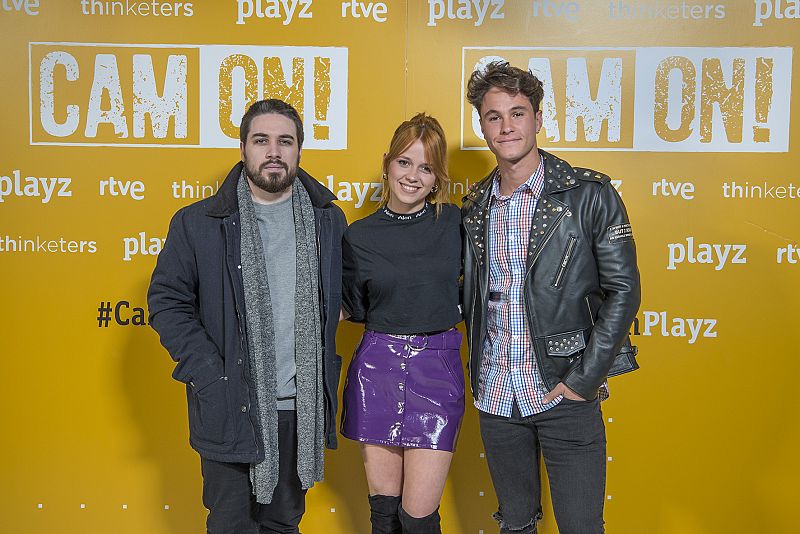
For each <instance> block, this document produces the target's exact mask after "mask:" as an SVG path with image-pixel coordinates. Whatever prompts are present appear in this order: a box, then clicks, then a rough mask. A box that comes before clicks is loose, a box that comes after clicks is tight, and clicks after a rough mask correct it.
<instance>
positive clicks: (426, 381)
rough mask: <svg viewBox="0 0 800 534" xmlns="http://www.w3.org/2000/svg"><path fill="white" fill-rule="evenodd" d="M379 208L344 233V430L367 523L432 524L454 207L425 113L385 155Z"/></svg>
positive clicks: (455, 245) (453, 431)
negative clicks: (348, 348) (356, 458)
mask: <svg viewBox="0 0 800 534" xmlns="http://www.w3.org/2000/svg"><path fill="white" fill-rule="evenodd" d="M383 179H384V180H385V182H384V188H383V198H382V202H381V205H380V207H379V209H378V210H377V211H376V212H375V213H373V214H371V215H369V216H367V217H365V218H363V219H361V220H359V221H356V222H354V223H353V224H352V225H351V226H350V227H349V228H348V230H347V232H346V233H345V236H344V244H343V251H342V254H343V269H344V273H343V305H344V308H345V314H346V315H347V314H349V318H350V320H352V321H356V322H363V323H365V325H366V330H365V332H364V336H363V338H362V339H361V343H360V345H359V347H358V350H357V351H356V353H355V355H354V357H353V360H352V362H351V363H350V368H349V370H348V372H347V382H346V385H345V390H344V399H343V415H342V434H343V435H344V436H345V437H347V438H350V439H353V440H357V441H359V442H361V451H362V454H363V457H364V466H365V469H366V474H367V482H368V485H369V502H370V510H371V516H370V519H371V521H372V532H373V534H377V533H381V534H383V533H398V534H399V533H439V532H441V527H440V525H439V512H438V508H439V502H440V500H441V497H442V491H443V490H444V484H445V480H446V479H447V472H448V470H449V468H450V460H451V459H452V456H453V451H454V449H455V444H456V438H457V437H458V431H459V427H460V424H461V418H462V416H463V414H464V373H463V370H462V364H461V356H460V350H459V349H460V347H461V333H460V332H459V331H458V330H456V329H455V325H456V324H458V323H459V322H461V320H462V316H461V310H460V307H459V283H458V280H459V276H460V272H461V237H460V235H461V234H460V225H461V216H460V212H459V210H458V208H457V207H456V206H454V205H453V204H449V203H448V201H449V181H450V180H449V177H448V175H447V143H446V141H445V137H444V132H443V131H442V127H441V126H440V125H439V122H438V121H437V120H436V119H434V118H433V117H430V116H428V115H425V114H423V113H420V114H418V115H416V116H414V117H413V118H412V119H410V120H408V121H405V122H403V123H402V124H401V125H400V126H399V127H398V128H397V130H396V131H395V133H394V136H393V137H392V141H391V143H390V145H389V150H388V152H387V153H386V154H385V155H384V157H383Z"/></svg>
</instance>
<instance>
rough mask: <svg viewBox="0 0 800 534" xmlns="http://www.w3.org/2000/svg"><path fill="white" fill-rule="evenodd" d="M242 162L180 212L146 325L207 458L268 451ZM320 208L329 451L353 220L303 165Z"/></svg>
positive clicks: (303, 178) (240, 457)
mask: <svg viewBox="0 0 800 534" xmlns="http://www.w3.org/2000/svg"><path fill="white" fill-rule="evenodd" d="M241 171H242V163H241V162H239V163H237V164H236V165H235V166H234V167H233V168H232V169H231V171H230V172H229V173H228V176H227V178H226V179H225V181H224V182H223V184H222V186H221V187H220V189H219V191H218V192H217V193H216V194H215V195H213V196H212V197H209V198H207V199H204V200H201V201H199V202H196V203H194V204H191V205H189V206H186V207H184V208H182V209H181V210H179V211H178V212H177V213H176V214H175V216H174V217H173V218H172V221H171V222H170V225H169V232H168V234H167V239H166V242H165V244H164V248H163V250H162V251H161V253H160V254H159V256H158V262H157V264H156V268H155V270H154V271H153V276H152V279H151V282H150V289H149V291H148V295H147V302H148V306H149V317H150V325H151V326H152V327H153V328H154V329H155V330H156V331H157V332H158V334H159V336H160V339H161V344H162V345H164V347H165V348H166V349H167V351H168V352H169V354H170V356H171V357H172V359H173V360H175V361H176V362H177V365H176V367H175V370H174V372H173V373H172V376H173V377H174V378H175V379H176V380H178V381H180V382H183V383H185V384H186V396H187V399H188V408H189V442H190V443H191V445H192V447H193V448H194V449H195V450H196V451H197V452H198V453H200V455H201V456H203V457H204V458H208V459H211V460H216V461H221V462H241V463H257V462H260V461H261V460H263V458H264V450H263V446H262V440H261V432H260V426H259V422H258V410H257V409H256V406H257V402H256V392H255V389H254V387H255V386H254V381H253V377H252V376H251V375H250V354H249V353H248V344H247V338H246V334H245V332H246V325H247V323H246V318H245V305H244V286H243V283H242V271H241V232H240V224H239V208H238V201H237V192H236V187H237V182H238V180H239V176H240V173H241ZM298 176H299V178H300V182H301V183H302V185H303V186H304V187H305V188H306V191H308V194H309V197H310V198H311V203H312V204H313V206H314V217H315V226H316V234H317V249H318V250H317V252H318V254H319V269H320V273H319V276H320V289H321V293H322V294H321V295H320V297H321V305H320V313H321V314H322V318H321V319H322V323H321V324H322V329H323V337H324V340H323V375H324V387H323V390H324V393H325V436H326V446H327V447H328V448H336V445H337V441H336V424H335V421H336V411H337V406H338V402H337V392H338V388H339V375H340V371H341V367H342V359H341V357H340V356H338V355H337V354H336V327H337V324H338V321H339V310H340V308H341V292H342V234H343V233H344V230H345V228H346V226H347V221H346V219H345V217H344V213H342V210H341V209H340V208H339V207H338V206H336V205H335V204H334V203H333V201H334V200H335V197H334V195H333V193H331V192H330V191H329V190H328V189H327V188H325V187H324V186H323V185H322V184H320V183H319V182H317V181H316V180H315V179H314V178H312V177H311V176H310V175H308V174H307V173H306V172H305V171H303V170H302V169H298Z"/></svg>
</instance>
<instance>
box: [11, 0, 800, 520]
mask: <svg viewBox="0 0 800 534" xmlns="http://www.w3.org/2000/svg"><path fill="white" fill-rule="evenodd" d="M799 3H800V2H798V1H797V0H755V1H753V2H751V1H744V0H742V1H733V0H728V1H722V0H610V1H602V2H600V1H598V2H595V1H588V0H583V1H578V0H572V1H569V0H563V1H562V0H531V1H521V0H520V1H516V0H509V1H504V0H427V1H426V0H413V1H411V0H410V1H398V0H383V1H369V0H355V1H339V0H330V1H329V0H325V1H322V0H281V1H277V0H220V1H214V2H211V1H208V0H205V1H199V0H194V1H188V2H177V1H170V0H121V1H111V0H102V1H100V0H83V1H79V0H74V1H67V0H3V2H2V5H0V40H1V41H0V42H2V50H3V64H4V65H5V67H3V73H4V74H3V76H1V77H0V94H2V97H3V98H2V110H3V114H2V117H3V123H4V124H3V127H2V130H0V269H1V270H0V273H2V277H3V280H5V286H4V287H5V290H4V298H3V299H2V307H0V325H1V326H0V329H1V330H0V332H1V334H0V349H1V350H2V352H1V354H2V358H3V372H2V373H0V399H2V402H0V413H2V418H1V419H0V421H2V428H3V434H2V435H3V439H2V441H1V442H0V471H1V472H2V473H3V476H2V485H1V486H0V517H2V522H1V523H2V525H3V526H2V530H3V531H4V532H13V533H44V532H48V533H49V532H70V533H72V532H80V533H100V532H103V533H106V532H114V533H151V534H182V533H190V532H201V531H203V528H204V526H203V525H204V519H205V512H204V510H203V508H202V505H201V501H200V490H201V479H200V470H199V461H198V457H197V455H196V454H195V453H194V452H193V451H191V450H190V448H189V447H188V443H187V424H186V414H185V399H184V392H183V388H182V387H181V386H180V385H179V384H177V383H175V382H173V381H172V380H171V379H170V377H169V376H170V373H171V370H172V365H173V364H172V362H171V360H170V359H169V358H168V356H167V354H166V353H165V351H164V350H163V349H162V348H161V347H160V345H159V343H158V340H157V338H156V335H155V333H154V332H153V331H152V330H151V329H150V328H149V327H148V326H147V325H146V324H145V323H146V302H145V292H146V288H147V284H148V281H149V275H150V273H151V271H152V269H153V266H154V262H155V258H156V255H157V254H158V252H159V251H160V249H161V245H162V239H163V238H164V237H165V233H166V229H167V223H168V221H169V218H170V216H171V214H172V213H174V212H175V211H176V210H177V209H178V208H179V207H181V206H183V205H185V204H187V203H189V202H192V201H194V200H197V199H199V198H202V197H205V196H208V195H209V194H212V193H213V192H214V191H215V190H216V188H217V187H218V185H219V183H220V181H221V179H222V178H223V177H224V173H225V172H226V171H227V170H228V169H229V168H230V166H231V165H232V164H233V163H234V162H235V161H237V160H238V157H239V155H238V151H237V147H238V142H237V141H236V136H237V130H236V125H237V124H238V120H239V117H241V114H242V113H243V111H244V108H245V105H246V104H247V103H248V102H250V101H253V100H255V99H257V98H261V97H264V96H278V97H281V98H284V99H287V100H289V101H291V102H293V103H294V104H295V105H296V106H298V108H299V109H302V112H303V114H304V118H305V125H306V138H307V143H306V146H305V150H304V151H303V157H302V165H303V167H304V168H306V169H308V170H309V171H310V172H311V173H312V174H313V175H314V176H316V177H317V178H318V179H319V180H320V181H322V182H323V183H324V184H326V185H327V186H328V187H329V188H330V189H331V190H333V191H334V192H335V193H336V194H337V196H338V198H339V203H340V205H341V206H342V208H343V209H344V210H345V212H346V214H347V217H348V219H349V220H351V221H352V220H354V219H356V218H359V217H362V216H365V215H366V214H368V213H370V212H371V211H372V210H373V209H374V208H375V200H376V199H377V192H378V191H379V187H380V182H381V180H380V157H381V155H382V153H383V152H384V150H385V149H386V146H387V144H388V140H389V138H390V136H391V132H392V131H393V129H394V128H395V127H396V125H397V124H399V123H400V122H401V121H402V120H404V119H405V118H408V117H409V116H410V115H411V114H413V113H414V112H417V111H427V112H429V113H432V114H433V115H435V116H436V117H438V118H439V119H440V120H441V121H442V123H443V125H444V126H445V129H446V131H447V134H448V137H449V142H450V166H451V174H452V176H453V178H454V180H453V184H452V191H451V193H452V196H453V199H454V201H456V202H460V198H461V196H462V195H463V194H464V191H465V188H466V187H468V186H469V185H470V184H472V183H475V182H476V181H477V180H479V179H480V178H481V177H483V176H484V175H485V174H486V173H487V172H488V171H489V170H490V169H491V167H492V161H493V160H492V157H491V154H490V153H488V152H487V151H485V150H482V142H481V140H480V138H479V130H478V129H476V128H475V122H474V117H473V114H472V110H471V109H470V107H469V105H468V103H467V102H466V101H465V99H464V97H463V93H464V91H463V88H464V87H463V86H464V83H465V80H466V78H467V77H468V75H469V73H470V72H471V71H472V70H473V69H474V68H475V67H476V66H477V65H480V64H482V63H484V62H486V61H489V60H491V59H493V58H505V59H507V60H509V61H511V62H513V63H514V64H516V65H518V66H521V67H524V68H530V69H531V70H533V71H535V72H536V73H537V74H538V75H540V76H541V77H542V78H543V79H544V80H545V81H546V82H547V84H548V91H547V93H546V95H545V101H544V103H543V111H544V115H545V129H544V131H543V132H542V134H541V135H540V144H541V145H542V146H544V147H545V148H547V149H549V150H553V151H554V152H555V153H556V154H558V155H559V156H561V157H564V158H565V159H567V160H569V161H571V162H572V163H573V164H575V165H581V166H588V167H593V168H596V169H598V170H602V171H603V172H605V173H607V174H609V175H611V176H612V177H613V178H614V179H615V182H614V184H615V186H616V187H617V188H618V189H619V191H620V192H621V193H622V195H623V198H624V200H625V202H626V204H627V206H628V209H629V212H630V215H631V219H632V222H633V227H634V233H635V236H636V241H637V243H638V247H639V253H640V268H641V271H642V279H643V286H644V298H643V303H642V309H641V311H640V312H639V315H638V317H637V321H636V323H635V324H634V325H633V327H632V333H633V338H634V340H635V343H636V344H637V345H638V346H639V349H640V356H639V359H640V363H641V366H642V368H641V370H640V371H638V372H636V373H634V374H631V375H626V376H624V377H621V378H617V379H613V380H612V382H611V388H612V397H611V399H610V400H609V401H607V402H606V403H604V406H603V410H604V415H605V417H606V418H607V429H608V437H609V447H608V456H609V457H608V461H609V464H608V467H609V470H608V496H607V499H608V500H607V503H606V521H607V529H608V531H609V532H612V533H642V532H648V533H664V534H695V533H697V534H700V533H703V534H704V533H716V532H727V533H733V532H765V533H766V532H768V533H783V532H786V533H788V532H795V530H796V526H795V523H796V521H795V515H796V513H795V509H794V508H795V506H794V504H795V501H796V500H797V495H798V490H797V482H796V480H797V476H798V475H800V460H798V455H797V454H796V448H797V446H796V443H797V442H798V440H799V439H800V430H798V428H800V425H798V424H797V421H798V420H800V417H799V416H800V414H799V413H798V412H799V411H800V408H798V403H797V402H796V401H795V400H793V399H794V393H793V392H794V383H795V381H796V380H795V378H794V375H795V374H796V372H795V365H796V360H797V358H796V354H797V347H796V343H795V339H796V329H797V327H796V325H795V323H796V321H797V317H798V316H800V313H798V312H800V309H799V307H798V300H799V299H798V297H800V290H798V283H797V282H798V272H799V271H798V269H800V264H799V263H800V248H799V247H800V222H799V221H800V218H799V217H798V215H797V213H798V211H797V206H798V196H800V191H798V189H800V179H799V178H798V175H797V168H798V163H800V160H798V156H797V149H798V145H797V139H798V136H799V135H800V131H799V130H798V123H797V120H796V119H795V122H794V123H792V118H794V116H796V112H793V111H794V110H792V109H791V108H792V106H791V95H792V94H800V88H798V81H797V80H796V79H795V78H794V77H793V76H792V72H793V70H797V69H796V68H793V67H795V66H796V60H795V57H794V53H793V52H794V50H793V47H794V46H796V45H798V44H800V5H798V4H799ZM795 107H796V106H795ZM359 335H360V328H359V327H357V326H355V325H350V324H347V325H343V326H342V327H341V330H340V335H339V338H338V342H339V346H340V348H339V351H340V352H341V353H342V354H345V355H347V354H350V353H352V350H353V348H354V346H355V344H356V342H357V340H358V337H359ZM345 363H347V358H346V361H345ZM326 466H327V477H326V481H325V482H324V483H322V484H320V485H319V486H318V487H315V488H314V489H313V491H311V492H310V493H309V495H308V512H307V514H306V517H305V519H304V520H303V524H302V527H303V530H304V531H305V532H310V533H323V532H324V533H331V534H338V533H354V532H356V533H361V532H368V530H369V527H368V510H367V506H366V494H367V488H366V482H365V480H364V476H363V469H362V465H361V459H360V456H359V453H358V449H357V447H356V446H355V445H354V444H353V443H352V442H348V441H346V440H342V443H341V447H340V448H339V449H338V450H337V451H333V452H330V451H329V453H328V454H327V456H326ZM495 507H496V500H495V497H494V493H493V490H492V486H491V482H490V480H489V477H488V473H487V469H486V465H485V460H484V458H483V454H482V446H481V442H480V436H479V433H478V431H477V424H476V416H475V412H474V410H472V409H469V408H468V411H467V415H466V418H465V421H464V426H463V430H462V433H461V437H460V442H459V449H458V452H457V454H456V456H455V460H454V463H453V468H452V472H451V475H450V479H449V483H448V486H447V489H446V492H445V496H444V499H443V506H442V515H443V527H444V531H445V532H448V533H475V534H477V533H479V532H486V533H489V532H495V531H496V526H495V524H494V522H493V521H492V520H491V519H490V515H491V513H492V512H493V511H494V509H495ZM541 531H542V532H544V533H547V534H549V533H553V532H556V528H555V525H554V523H553V520H552V515H551V514H547V515H546V519H545V521H544V523H543V528H542V529H541Z"/></svg>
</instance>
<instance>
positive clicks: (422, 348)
mask: <svg viewBox="0 0 800 534" xmlns="http://www.w3.org/2000/svg"><path fill="white" fill-rule="evenodd" d="M408 337H409V339H408V346H409V348H412V349H414V350H416V351H418V352H419V351H423V350H425V349H426V348H428V334H421V336H420V335H417V336H408ZM413 337H422V338H424V339H425V344H424V345H423V346H421V347H417V346H415V345H412V344H411V338H413Z"/></svg>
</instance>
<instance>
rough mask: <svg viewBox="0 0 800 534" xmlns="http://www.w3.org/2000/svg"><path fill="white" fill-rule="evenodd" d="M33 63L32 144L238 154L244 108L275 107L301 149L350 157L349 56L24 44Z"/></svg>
mask: <svg viewBox="0 0 800 534" xmlns="http://www.w3.org/2000/svg"><path fill="white" fill-rule="evenodd" d="M29 58H30V64H29V69H30V84H31V87H30V91H29V94H30V102H29V106H30V117H31V124H30V143H31V144H32V145H103V146H119V145H123V146H166V147H197V148H229V147H238V146H239V122H240V120H241V117H242V115H243V114H244V112H245V110H246V109H247V107H248V106H249V105H250V104H251V103H253V102H255V101H256V100H260V99H262V98H280V99H282V100H285V101H287V102H289V103H291V104H292V105H293V106H294V107H295V108H296V109H297V111H298V112H299V113H300V116H301V117H302V118H303V124H304V125H305V136H306V140H305V143H304V145H303V148H310V149H321V150H341V149H345V148H347V75H348V73H347V68H348V67H347V61H348V51H347V49H346V48H337V47H312V46H228V45H180V46H173V45H146V44H141V45H139V44H91V43H78V44H75V43H69V44H67V43H30V44H29ZM201 88H202V90H201Z"/></svg>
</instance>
